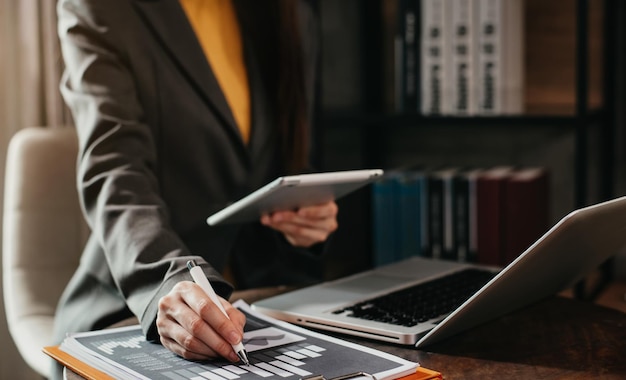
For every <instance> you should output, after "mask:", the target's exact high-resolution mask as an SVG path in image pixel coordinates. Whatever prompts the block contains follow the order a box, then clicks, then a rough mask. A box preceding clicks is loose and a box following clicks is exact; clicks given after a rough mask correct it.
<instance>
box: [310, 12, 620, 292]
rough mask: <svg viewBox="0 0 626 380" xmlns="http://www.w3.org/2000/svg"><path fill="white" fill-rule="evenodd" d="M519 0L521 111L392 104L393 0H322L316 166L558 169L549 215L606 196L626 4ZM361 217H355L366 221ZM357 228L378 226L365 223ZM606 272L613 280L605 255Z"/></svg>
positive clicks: (611, 170)
mask: <svg viewBox="0 0 626 380" xmlns="http://www.w3.org/2000/svg"><path fill="white" fill-rule="evenodd" d="M524 2H525V8H524V9H525V16H524V17H525V20H526V22H525V36H524V40H525V48H524V49H525V51H526V53H527V54H526V58H525V62H524V66H525V73H524V76H525V102H524V103H525V112H524V113H523V114H520V115H506V116H470V117H456V116H423V115H420V114H419V113H416V112H397V111H396V110H395V105H394V91H395V90H394V80H393V75H394V63H393V57H394V50H393V42H392V40H393V35H394V33H395V28H396V27H397V26H396V25H395V21H394V20H395V18H396V17H397V16H396V12H397V8H396V7H397V4H398V0H366V1H360V0H343V1H341V2H336V1H333V0H318V1H316V2H315V3H314V4H315V5H316V7H317V9H318V12H319V14H320V18H321V23H322V38H323V39H322V46H323V50H322V77H321V78H322V79H321V83H320V94H321V98H320V101H319V102H318V104H320V109H319V112H318V114H317V117H316V123H317V124H318V125H319V126H322V128H318V135H317V136H316V139H317V146H318V150H319V153H318V157H319V158H320V161H319V162H320V165H319V166H320V167H321V168H323V169H325V170H336V169H349V168H355V167H382V168H384V169H388V168H393V167H398V166H402V165H408V164H411V163H416V162H419V163H425V164H433V165H437V164H449V163H452V164H459V163H461V164H468V165H478V166H481V165H497V164H513V165H520V164H522V165H524V164H528V165H541V166H546V167H548V168H549V169H550V171H551V172H552V173H555V174H556V175H553V176H552V183H551V188H552V195H551V198H552V199H554V200H555V201H554V202H552V203H553V205H552V207H551V210H550V214H551V220H552V221H553V222H556V221H558V220H559V219H560V218H561V217H563V216H564V215H566V214H567V213H568V212H570V211H571V210H573V209H575V208H579V207H582V206H585V205H588V204H591V203H596V202H598V201H601V200H606V199H609V198H611V197H612V196H613V193H614V188H615V180H614V176H613V175H612V173H614V171H615V153H614V151H613V146H614V141H613V139H614V136H615V134H616V132H615V128H616V126H615V123H616V117H615V115H616V110H615V102H616V100H615V98H616V96H615V94H616V84H615V78H616V73H617V72H618V70H619V68H618V67H617V64H616V62H617V59H616V56H615V55H616V53H615V51H616V50H617V48H616V45H617V40H616V38H617V37H616V35H617V33H616V30H617V25H618V23H619V17H620V16H618V14H619V12H618V8H623V7H622V6H621V5H620V4H619V1H617V0H602V1H593V2H591V1H589V0H566V1H563V0H548V1H545V0H544V1H541V0H524ZM342 44H343V45H342ZM339 52H340V54H339V55H340V58H338V57H337V54H338V53H339ZM345 78H347V80H345ZM477 136H479V137H480V136H482V137H483V138H479V137H477ZM450 161H452V162H450ZM460 161H463V162H460ZM366 200H367V195H363V196H362V199H361V200H360V201H357V200H354V201H353V202H354V203H355V204H354V205H351V206H354V207H359V205H360V206H361V207H362V206H364V205H365V202H366ZM359 202H360V203H359ZM352 211H353V210H352V209H350V211H349V212H352ZM356 214H357V215H356V216H354V218H353V219H354V220H364V219H363V215H360V214H359V212H356ZM361 224H363V222H361ZM340 225H341V220H340ZM359 228H360V230H361V231H364V233H371V231H368V228H369V226H367V225H361V226H360V227H359ZM353 232H354V231H351V233H353ZM338 240H340V241H341V238H340V239H338ZM339 246H341V244H339ZM346 247H347V246H346ZM338 261H339V259H338ZM364 265H367V264H364ZM603 273H604V275H605V276H604V277H606V278H608V277H610V274H611V273H612V271H611V268H610V263H608V264H607V265H606V267H604V268H603ZM580 291H581V292H582V290H580Z"/></svg>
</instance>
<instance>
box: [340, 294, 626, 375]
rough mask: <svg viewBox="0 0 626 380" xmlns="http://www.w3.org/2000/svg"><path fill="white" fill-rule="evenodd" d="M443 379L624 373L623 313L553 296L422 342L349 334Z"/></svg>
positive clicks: (625, 329) (625, 336) (625, 338)
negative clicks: (391, 341)
mask: <svg viewBox="0 0 626 380" xmlns="http://www.w3.org/2000/svg"><path fill="white" fill-rule="evenodd" d="M348 339H349V340H351V341H354V342H357V343H359V344H363V345H367V346H370V347H374V348H377V349H380V350H383V351H387V352H390V353H392V354H395V355H398V356H402V357H404V358H406V359H409V360H413V361H417V362H419V363H420V364H422V365H423V366H424V367H426V368H431V369H434V370H437V371H439V372H441V373H442V374H443V375H444V377H445V378H446V379H455V380H456V379H498V378H502V377H503V375H505V376H506V379H507V380H516V379H590V378H602V379H624V378H626V361H625V360H624V356H625V355H626V314H624V313H622V312H620V311H617V310H614V309H609V308H605V307H602V306H597V305H594V304H591V303H588V302H584V301H578V300H573V299H569V298H562V297H553V298H550V299H547V300H545V301H542V302H540V303H537V304H535V305H532V306H530V307H528V308H525V309H523V310H519V311H517V312H514V313H511V314H509V315H506V316H504V317H502V318H499V319H497V320H495V321H492V322H489V323H487V324H485V325H482V326H478V327H476V328H474V329H471V330H469V331H467V332H465V333H462V334H459V335H456V336H454V337H452V338H450V339H448V340H445V341H442V342H440V343H437V344H434V345H432V346H429V347H426V348H423V349H422V350H415V349H410V348H406V347H402V346H393V345H389V344H381V343H378V342H373V341H368V340H363V339H355V338H348Z"/></svg>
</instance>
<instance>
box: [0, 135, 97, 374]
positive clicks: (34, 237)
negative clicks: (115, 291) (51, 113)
mask: <svg viewBox="0 0 626 380" xmlns="http://www.w3.org/2000/svg"><path fill="white" fill-rule="evenodd" d="M77 149H78V142H77V137H76V132H75V130H74V128H70V127H47V128H43V127H30V128H25V129H22V130H20V131H19V132H17V133H16V134H15V135H14V136H13V137H12V139H11V141H10V143H9V148H8V150H7V159H6V173H5V193H4V216H3V217H4V222H3V247H2V248H3V249H2V275H3V293H4V302H5V310H6V317H7V323H8V327H9V332H10V334H11V336H12V338H13V340H14V341H15V344H16V346H17V348H18V350H19V351H20V354H21V355H22V357H23V358H24V360H25V361H26V362H27V363H28V364H29V365H30V366H31V367H32V368H33V369H35V370H36V371H37V372H39V373H40V374H41V375H43V376H46V377H47V376H48V373H49V371H50V369H49V368H50V360H51V359H49V358H48V357H47V356H45V355H44V354H43V353H42V352H41V349H42V347H43V346H46V345H50V344H52V343H53V342H52V328H53V323H54V314H55V309H56V305H57V302H58V300H59V297H60V295H61V293H62V292H63V289H64V288H65V286H66V285H67V283H68V281H69V279H70V277H71V276H72V274H73V272H74V271H75V269H76V267H77V266H78V262H79V258H80V255H81V252H82V248H83V247H84V244H85V242H86V239H87V237H88V234H89V229H88V227H87V224H86V223H85V221H84V219H83V216H82V214H81V211H80V208H79V202H78V196H77V190H76V158H77Z"/></svg>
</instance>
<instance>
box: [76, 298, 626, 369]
mask: <svg viewBox="0 0 626 380" xmlns="http://www.w3.org/2000/svg"><path fill="white" fill-rule="evenodd" d="M340 337H341V338H343V339H346V340H350V341H353V342H356V343H359V344H362V345H365V346H370V347H373V348H376V349H379V350H382V351H386V352H389V353H392V354H394V355H398V356H401V357H403V358H406V359H409V360H413V361H417V362H419V363H420V364H422V365H423V366H424V367H426V368H430V369H434V370H436V371H439V372H441V373H442V374H443V375H444V378H446V379H450V380H457V379H472V380H473V379H481V380H483V379H498V378H501V377H503V376H505V377H506V379H507V380H517V379H524V380H527V379H590V378H602V379H624V378H626V360H624V356H625V355H626V314H625V313H622V312H620V311H617V310H614V309H609V308H606V307H602V306H597V305H594V304H591V303H587V302H584V301H578V300H573V299H569V298H562V297H552V298H549V299H547V300H545V301H542V302H539V303H537V304H534V305H532V306H530V307H528V308H525V309H523V310H519V311H516V312H513V313H511V314H509V315H506V316H504V317H501V318H498V319H497V320H495V321H492V322H489V323H487V324H485V325H482V326H478V327H476V328H473V329H471V330H469V331H467V332H465V333H462V334H459V335H456V336H454V337H452V338H450V339H448V340H445V341H443V342H440V343H437V344H434V345H432V346H429V347H426V348H424V349H422V350H416V349H414V348H411V347H406V346H400V345H392V344H388V343H381V342H376V341H371V340H366V339H361V338H356V337H350V336H345V335H341V336H340ZM66 377H67V379H68V380H75V379H80V377H79V376H77V375H75V374H73V373H72V374H70V373H68V374H67V376H66Z"/></svg>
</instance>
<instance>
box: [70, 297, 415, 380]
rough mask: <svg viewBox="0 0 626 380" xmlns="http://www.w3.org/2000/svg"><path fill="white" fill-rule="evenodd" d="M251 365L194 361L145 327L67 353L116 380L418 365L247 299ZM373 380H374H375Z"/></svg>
mask: <svg viewBox="0 0 626 380" xmlns="http://www.w3.org/2000/svg"><path fill="white" fill-rule="evenodd" d="M234 306H236V307H238V308H239V309H240V310H241V311H242V312H243V313H244V314H245V315H246V318H247V319H246V326H245V332H244V341H243V343H244V345H245V347H246V350H247V351H248V356H249V359H250V365H249V366H247V365H245V364H243V363H231V362H228V361H224V360H218V359H216V360H213V361H201V362H200V361H189V360H186V359H183V358H181V357H179V356H177V355H175V354H174V353H172V352H171V351H169V350H168V349H166V348H165V347H163V346H162V345H160V344H155V343H151V342H148V341H146V339H145V337H144V335H143V333H142V331H141V328H140V326H139V325H135V326H129V327H121V328H116V329H106V330H99V331H94V332H87V333H78V334H74V335H70V336H68V337H67V338H66V339H65V340H64V341H63V343H62V344H61V350H62V351H65V352H66V353H68V354H70V355H72V356H74V357H75V358H77V359H79V360H81V361H82V362H84V363H86V364H88V365H90V366H92V367H94V368H96V369H98V370H100V371H102V372H104V373H107V374H109V375H110V376H112V377H114V378H116V379H146V380H161V379H162V380H206V379H209V380H260V379H267V380H274V379H276V380H278V379H294V380H295V379H300V378H302V377H305V376H309V375H323V376H324V377H325V378H327V379H329V378H332V377H337V376H342V375H346V374H351V373H356V372H365V373H368V374H371V375H374V376H375V377H376V379H377V380H384V379H394V378H397V377H401V376H404V375H408V374H411V373H414V372H415V370H416V368H417V366H418V364H417V363H414V362H410V361H407V360H404V359H402V358H399V357H397V356H394V355H390V354H387V353H385V352H382V351H377V350H374V349H371V348H368V347H365V346H360V345H356V344H353V343H351V342H347V341H343V340H340V339H336V338H333V337H330V336H327V335H323V334H319V333H316V332H313V331H310V330H307V329H304V328H301V327H298V326H294V325H291V324H288V323H285V322H282V321H278V320H275V319H272V318H269V317H267V316H264V315H261V314H259V313H257V312H255V311H253V310H251V309H250V307H249V306H248V305H247V304H246V303H245V302H243V301H237V302H235V303H234ZM370 380H371V379H370Z"/></svg>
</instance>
